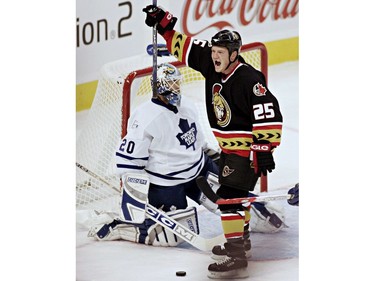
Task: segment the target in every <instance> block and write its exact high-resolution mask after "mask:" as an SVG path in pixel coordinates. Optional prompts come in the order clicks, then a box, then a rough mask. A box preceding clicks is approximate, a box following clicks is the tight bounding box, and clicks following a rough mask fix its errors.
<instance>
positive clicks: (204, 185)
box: [196, 176, 292, 205]
mask: <svg viewBox="0 0 375 281" xmlns="http://www.w3.org/2000/svg"><path fill="white" fill-rule="evenodd" d="M196 181H197V184H198V186H199V188H200V190H201V191H202V192H203V193H204V195H206V196H207V198H208V199H210V200H211V201H212V202H214V203H216V204H218V205H225V204H243V203H253V202H269V201H274V200H283V199H286V200H287V199H291V198H292V195H291V194H286V195H269V196H257V197H242V198H231V199H223V198H221V197H220V196H219V195H217V194H216V193H215V192H214V191H213V190H212V188H211V187H210V185H209V184H208V182H207V180H206V178H205V177H203V176H200V177H198V178H197V179H196Z"/></svg>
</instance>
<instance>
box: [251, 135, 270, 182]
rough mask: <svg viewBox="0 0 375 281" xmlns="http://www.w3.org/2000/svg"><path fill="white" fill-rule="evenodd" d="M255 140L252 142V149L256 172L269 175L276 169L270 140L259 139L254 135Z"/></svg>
mask: <svg viewBox="0 0 375 281" xmlns="http://www.w3.org/2000/svg"><path fill="white" fill-rule="evenodd" d="M253 140H254V142H253V143H252V144H251V151H252V152H253V166H254V170H255V173H256V174H261V173H262V174H263V175H264V176H266V175H267V171H268V172H269V173H271V172H272V170H273V169H275V161H274V160H273V156H272V149H273V147H272V146H271V144H270V142H269V141H265V140H260V141H258V140H257V139H256V138H255V137H254V136H253Z"/></svg>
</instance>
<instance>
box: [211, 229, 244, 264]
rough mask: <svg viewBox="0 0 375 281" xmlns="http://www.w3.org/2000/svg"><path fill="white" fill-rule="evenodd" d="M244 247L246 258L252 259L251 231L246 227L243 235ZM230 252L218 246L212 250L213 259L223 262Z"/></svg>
mask: <svg viewBox="0 0 375 281" xmlns="http://www.w3.org/2000/svg"><path fill="white" fill-rule="evenodd" d="M243 239H244V241H243V243H244V244H243V246H244V249H245V254H246V258H251V252H250V250H251V241H250V231H249V226H248V225H247V226H245V229H244V235H243ZM227 254H228V252H227V250H226V249H225V246H222V245H216V246H214V247H213V248H212V256H211V258H212V259H214V260H222V259H224V258H225V257H226V256H227Z"/></svg>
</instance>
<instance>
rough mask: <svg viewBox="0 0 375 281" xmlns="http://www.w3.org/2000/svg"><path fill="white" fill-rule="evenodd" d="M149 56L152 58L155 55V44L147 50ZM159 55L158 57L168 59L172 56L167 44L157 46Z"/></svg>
mask: <svg viewBox="0 0 375 281" xmlns="http://www.w3.org/2000/svg"><path fill="white" fill-rule="evenodd" d="M146 51H147V54H149V55H150V56H152V55H153V54H154V46H153V44H150V45H148V46H147V48H146ZM157 55H158V57H168V56H171V55H172V54H171V53H170V52H169V50H168V48H167V45H166V44H158V46H157Z"/></svg>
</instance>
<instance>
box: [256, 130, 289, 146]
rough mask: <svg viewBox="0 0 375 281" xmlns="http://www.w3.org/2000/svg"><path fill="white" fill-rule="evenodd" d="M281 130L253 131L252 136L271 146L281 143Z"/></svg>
mask: <svg viewBox="0 0 375 281" xmlns="http://www.w3.org/2000/svg"><path fill="white" fill-rule="evenodd" d="M281 131H282V130H281V129H268V130H267V129H263V130H262V129H254V130H253V136H255V137H256V138H257V139H258V140H267V141H269V142H270V143H273V144H279V143H280V141H281Z"/></svg>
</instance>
